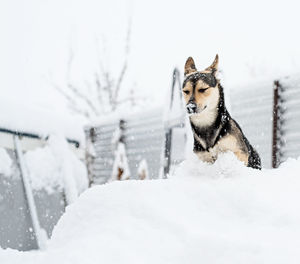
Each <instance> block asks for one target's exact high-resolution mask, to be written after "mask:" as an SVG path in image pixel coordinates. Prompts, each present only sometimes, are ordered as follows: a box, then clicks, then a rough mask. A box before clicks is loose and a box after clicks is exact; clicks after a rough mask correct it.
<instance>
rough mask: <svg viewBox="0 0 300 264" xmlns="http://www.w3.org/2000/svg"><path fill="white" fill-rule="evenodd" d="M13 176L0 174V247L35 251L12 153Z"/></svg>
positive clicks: (19, 179)
mask: <svg viewBox="0 0 300 264" xmlns="http://www.w3.org/2000/svg"><path fill="white" fill-rule="evenodd" d="M8 154H9V155H10V157H11V159H12V160H13V172H14V173H13V175H11V176H9V177H8V176H4V175H1V174H0V215H1V217H0V246H1V247H2V248H7V247H9V248H13V249H18V250H24V251H25V250H31V249H37V248H38V247H37V243H36V238H35V235H34V232H33V227H32V221H31V217H30V213H29V208H28V205H27V202H26V196H25V192H24V187H23V182H22V178H21V175H20V173H19V170H18V167H17V165H16V157H15V155H14V153H13V151H8Z"/></svg>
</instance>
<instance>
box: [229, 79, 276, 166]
mask: <svg viewBox="0 0 300 264" xmlns="http://www.w3.org/2000/svg"><path fill="white" fill-rule="evenodd" d="M230 99H231V100H230V101H231V108H232V109H231V110H232V111H231V115H232V117H233V119H235V120H236V121H237V122H238V123H239V125H240V126H241V128H242V130H243V132H244V134H245V136H246V137H247V138H248V140H249V141H250V143H251V144H252V146H253V147H254V148H255V149H256V150H257V151H258V153H259V155H260V157H261V160H262V166H263V167H265V168H271V166H272V122H273V90H272V83H271V82H270V83H261V84H257V85H255V86H254V87H241V88H240V89H239V90H237V91H232V93H231V98H230Z"/></svg>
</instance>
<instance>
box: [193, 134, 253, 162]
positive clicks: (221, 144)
mask: <svg viewBox="0 0 300 264" xmlns="http://www.w3.org/2000/svg"><path fill="white" fill-rule="evenodd" d="M203 147H205V146H203ZM227 151H231V152H233V153H234V154H235V155H236V157H237V158H238V159H239V160H240V161H242V162H244V164H245V165H246V166H247V164H248V158H249V155H248V154H247V153H245V152H244V151H243V150H242V149H241V148H240V144H239V142H238V140H237V139H236V137H234V136H232V135H227V136H226V137H223V138H221V139H220V140H219V141H218V143H217V144H216V145H215V146H214V147H213V148H210V149H209V150H208V151H200V152H196V155H197V156H198V157H199V158H200V159H201V160H203V161H205V162H208V163H213V162H215V161H216V159H217V158H218V153H224V152H227Z"/></svg>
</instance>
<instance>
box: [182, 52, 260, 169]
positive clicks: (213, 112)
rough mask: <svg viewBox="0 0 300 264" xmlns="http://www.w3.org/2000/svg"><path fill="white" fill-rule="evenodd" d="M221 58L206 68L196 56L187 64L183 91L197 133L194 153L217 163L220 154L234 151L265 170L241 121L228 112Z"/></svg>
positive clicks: (252, 164)
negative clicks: (200, 66)
mask: <svg viewBox="0 0 300 264" xmlns="http://www.w3.org/2000/svg"><path fill="white" fill-rule="evenodd" d="M218 61H219V57H218V55H216V58H215V60H214V62H213V63H212V65H210V66H209V67H208V68H206V69H205V70H203V71H197V69H196V66H195V62H194V60H193V58H191V57H189V58H188V59H187V61H186V63H185V69H184V82H183V87H182V92H183V95H184V99H185V103H186V109H187V112H188V114H189V119H190V122H191V127H192V131H193V135H194V152H195V154H196V155H197V156H198V157H199V159H200V160H202V161H205V162H209V163H213V162H214V161H215V160H216V159H217V157H218V154H219V153H222V152H227V151H232V152H233V153H234V154H235V155H236V157H237V158H238V159H239V160H240V161H242V162H243V163H244V164H245V165H246V166H248V167H252V168H254V169H261V161H260V157H259V155H258V153H257V152H256V150H255V149H254V148H253V147H252V145H251V144H250V143H249V141H248V140H247V138H246V137H245V135H244V134H243V132H242V129H241V128H240V126H239V125H238V123H237V122H236V121H235V120H234V119H232V117H231V116H230V114H229V113H228V111H227V109H226V106H225V102H224V91H223V87H222V86H221V84H220V80H219V79H217V77H216V73H217V71H218Z"/></svg>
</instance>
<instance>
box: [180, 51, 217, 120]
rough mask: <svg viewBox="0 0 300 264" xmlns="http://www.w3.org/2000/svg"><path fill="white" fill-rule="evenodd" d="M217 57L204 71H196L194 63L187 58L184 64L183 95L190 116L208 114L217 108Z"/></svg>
mask: <svg viewBox="0 0 300 264" xmlns="http://www.w3.org/2000/svg"><path fill="white" fill-rule="evenodd" d="M218 61H219V57H218V55H216V58H215V60H214V62H213V63H212V65H210V66H209V67H208V68H206V69H205V70H204V71H197V69H196V66H195V62H194V60H193V58H192V57H189V58H188V59H187V61H186V63H185V69H184V76H185V80H184V82H183V88H182V91H183V95H184V99H185V103H186V108H187V112H188V113H189V114H190V115H194V114H200V113H202V112H203V113H204V112H208V111H211V110H214V109H216V108H217V106H218V103H219V97H220V95H219V89H218V83H219V80H218V79H217V78H216V73H217V70H218Z"/></svg>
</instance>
